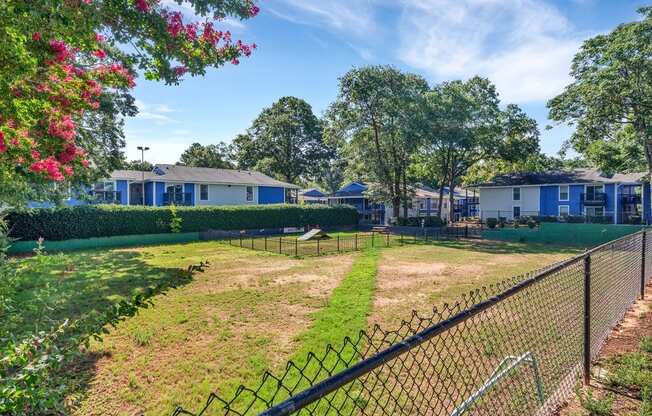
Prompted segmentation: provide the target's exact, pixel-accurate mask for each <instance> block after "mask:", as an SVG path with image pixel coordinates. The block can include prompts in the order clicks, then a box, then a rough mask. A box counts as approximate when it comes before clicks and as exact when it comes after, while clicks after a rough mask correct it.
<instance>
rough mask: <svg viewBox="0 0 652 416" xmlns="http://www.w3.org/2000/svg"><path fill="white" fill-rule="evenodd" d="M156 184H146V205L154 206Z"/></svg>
mask: <svg viewBox="0 0 652 416" xmlns="http://www.w3.org/2000/svg"><path fill="white" fill-rule="evenodd" d="M153 196H154V184H153V183H152V182H146V183H145V205H153V203H154V201H153V199H152V197H153Z"/></svg>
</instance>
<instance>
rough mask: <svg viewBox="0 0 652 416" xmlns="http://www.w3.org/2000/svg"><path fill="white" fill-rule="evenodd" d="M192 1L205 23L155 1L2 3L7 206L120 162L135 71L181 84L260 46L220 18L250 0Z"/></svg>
mask: <svg viewBox="0 0 652 416" xmlns="http://www.w3.org/2000/svg"><path fill="white" fill-rule="evenodd" d="M188 3H189V4H190V5H191V6H192V7H194V9H195V12H196V13H197V14H198V15H199V16H202V17H203V18H204V19H205V21H204V22H184V21H183V18H182V15H181V13H179V12H176V11H172V10H170V9H168V8H166V6H165V5H164V4H162V3H159V2H158V1H157V0H122V1H117V0H104V1H100V0H73V1H61V0H35V1H29V2H25V1H22V0H8V1H3V2H0V44H2V48H0V114H1V116H2V117H1V119H0V201H1V202H2V203H3V205H6V204H14V205H20V204H21V203H23V202H24V200H25V199H26V198H27V197H28V196H33V195H34V193H35V192H36V191H37V190H39V189H49V188H52V186H51V184H52V182H55V183H58V182H63V183H64V184H63V186H60V187H59V188H67V187H68V185H69V184H72V183H75V182H83V181H88V180H90V179H91V178H92V176H93V175H97V174H99V173H94V172H93V169H96V170H97V172H101V171H102V170H105V171H106V170H110V169H112V168H113V167H115V166H116V165H117V164H118V163H119V161H120V160H121V157H122V155H121V152H120V148H121V147H122V146H123V144H124V141H123V140H124V137H123V134H122V117H124V116H129V115H133V114H134V113H135V111H136V110H135V107H134V106H133V98H132V97H131V96H130V94H129V90H130V89H131V88H133V87H134V85H135V82H134V78H135V71H136V69H138V70H140V71H142V73H144V75H145V78H147V79H153V80H163V81H165V82H166V83H168V84H176V83H179V81H180V80H181V78H182V77H183V75H184V74H185V73H188V74H191V75H202V74H204V73H205V70H206V67H209V66H215V67H218V66H221V65H223V64H225V63H227V62H232V63H233V64H237V63H238V59H239V58H240V57H242V56H248V55H250V54H251V52H252V49H253V48H254V47H255V45H247V44H244V43H242V42H240V41H237V42H236V41H233V40H232V39H231V35H230V33H229V32H228V31H224V32H223V31H219V30H217V28H216V24H219V19H221V18H222V17H223V16H226V15H231V16H235V17H237V18H242V19H246V18H249V17H252V16H254V15H256V14H257V13H258V7H257V6H255V4H254V3H253V2H252V0H230V1H228V2H225V1H222V0H190V1H189V2H188ZM207 16H210V17H207ZM91 162H92V163H91Z"/></svg>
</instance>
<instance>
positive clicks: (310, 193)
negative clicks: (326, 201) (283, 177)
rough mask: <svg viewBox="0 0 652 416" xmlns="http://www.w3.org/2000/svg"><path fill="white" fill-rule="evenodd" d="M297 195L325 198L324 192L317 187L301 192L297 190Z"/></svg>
mask: <svg viewBox="0 0 652 416" xmlns="http://www.w3.org/2000/svg"><path fill="white" fill-rule="evenodd" d="M299 195H301V196H307V197H310V198H325V197H326V194H325V193H323V192H322V191H320V190H319V189H317V188H310V189H304V190H302V191H301V192H299Z"/></svg>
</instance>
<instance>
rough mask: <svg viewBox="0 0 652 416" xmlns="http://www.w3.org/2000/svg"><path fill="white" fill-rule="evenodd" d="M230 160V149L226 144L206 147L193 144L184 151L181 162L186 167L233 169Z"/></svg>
mask: <svg viewBox="0 0 652 416" xmlns="http://www.w3.org/2000/svg"><path fill="white" fill-rule="evenodd" d="M228 158H229V149H228V146H227V145H226V144H224V143H219V144H209V145H206V146H202V145H201V144H199V143H193V144H192V145H190V147H189V148H187V149H186V150H184V151H183V153H182V154H181V158H180V159H179V162H180V163H181V164H183V165H186V166H195V167H199V168H215V169H233V164H232V163H231V162H230V161H229V160H228Z"/></svg>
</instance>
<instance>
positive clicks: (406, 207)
mask: <svg viewBox="0 0 652 416" xmlns="http://www.w3.org/2000/svg"><path fill="white" fill-rule="evenodd" d="M403 216H404V217H405V218H407V217H408V197H407V178H406V177H405V169H403Z"/></svg>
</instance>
